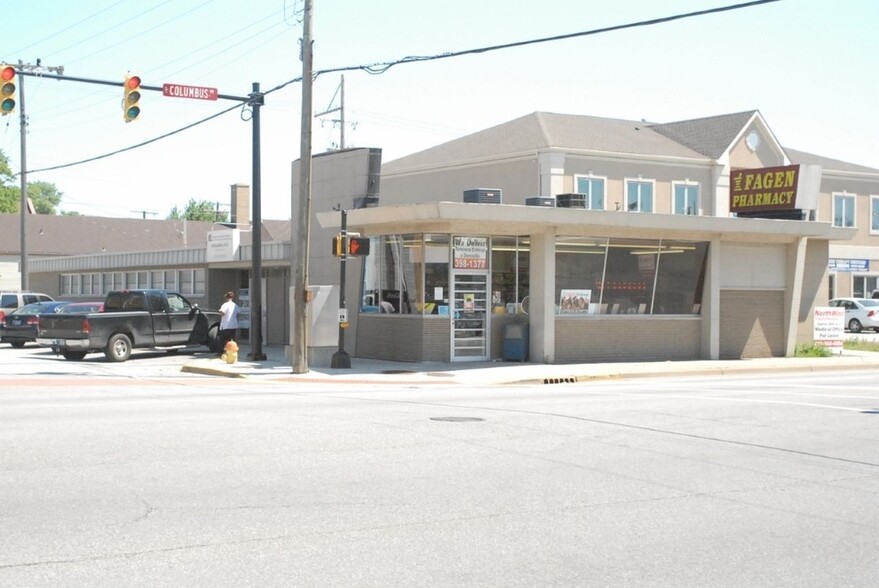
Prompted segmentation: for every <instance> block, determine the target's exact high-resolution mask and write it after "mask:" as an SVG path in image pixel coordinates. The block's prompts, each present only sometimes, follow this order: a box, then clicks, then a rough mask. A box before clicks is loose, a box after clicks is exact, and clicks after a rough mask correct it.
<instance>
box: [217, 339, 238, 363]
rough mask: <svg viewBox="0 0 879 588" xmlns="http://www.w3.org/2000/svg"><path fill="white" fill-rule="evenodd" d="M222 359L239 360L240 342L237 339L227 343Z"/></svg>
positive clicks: (226, 360)
mask: <svg viewBox="0 0 879 588" xmlns="http://www.w3.org/2000/svg"><path fill="white" fill-rule="evenodd" d="M220 359H222V360H223V361H225V362H226V363H235V362H236V361H238V343H236V342H235V341H229V342H228V343H226V347H225V352H224V353H223V355H222V356H220Z"/></svg>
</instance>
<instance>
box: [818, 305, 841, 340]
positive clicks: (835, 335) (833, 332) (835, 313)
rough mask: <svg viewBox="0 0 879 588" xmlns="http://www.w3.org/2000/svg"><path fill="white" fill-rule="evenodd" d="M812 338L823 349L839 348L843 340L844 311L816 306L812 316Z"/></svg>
mask: <svg viewBox="0 0 879 588" xmlns="http://www.w3.org/2000/svg"><path fill="white" fill-rule="evenodd" d="M812 338H813V339H814V340H815V343H816V344H820V345H824V346H825V347H839V348H840V349H842V342H843V340H844V339H845V309H844V308H832V307H829V306H816V307H815V310H814V314H813V316H812Z"/></svg>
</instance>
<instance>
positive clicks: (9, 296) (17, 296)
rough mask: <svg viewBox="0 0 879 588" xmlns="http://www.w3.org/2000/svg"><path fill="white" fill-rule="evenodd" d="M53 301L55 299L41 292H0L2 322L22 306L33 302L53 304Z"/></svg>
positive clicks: (0, 319) (0, 318)
mask: <svg viewBox="0 0 879 588" xmlns="http://www.w3.org/2000/svg"><path fill="white" fill-rule="evenodd" d="M52 300H54V299H53V298H52V297H51V296H49V295H48V294H40V293H39V292H0V321H2V320H3V317H4V316H6V315H7V314H9V313H10V312H12V311H13V310H15V309H16V308H18V307H20V306H24V305H25V304H30V303H31V302H52Z"/></svg>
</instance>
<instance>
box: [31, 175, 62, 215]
mask: <svg viewBox="0 0 879 588" xmlns="http://www.w3.org/2000/svg"><path fill="white" fill-rule="evenodd" d="M61 196H62V194H61V192H59V191H58V188H56V187H55V184H52V183H50V182H28V183H27V197H28V198H30V199H31V202H33V203H34V210H36V211H37V214H56V213H57V210H56V207H57V206H58V205H59V204H60V203H61Z"/></svg>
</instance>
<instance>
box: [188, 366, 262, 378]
mask: <svg viewBox="0 0 879 588" xmlns="http://www.w3.org/2000/svg"><path fill="white" fill-rule="evenodd" d="M180 371H181V372H188V373H191V374H202V375H204V376H224V377H226V378H242V379H245V378H247V375H246V374H239V373H236V372H230V371H228V370H224V369H221V368H212V367H201V366H196V365H184V366H183V367H181V368H180Z"/></svg>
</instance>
